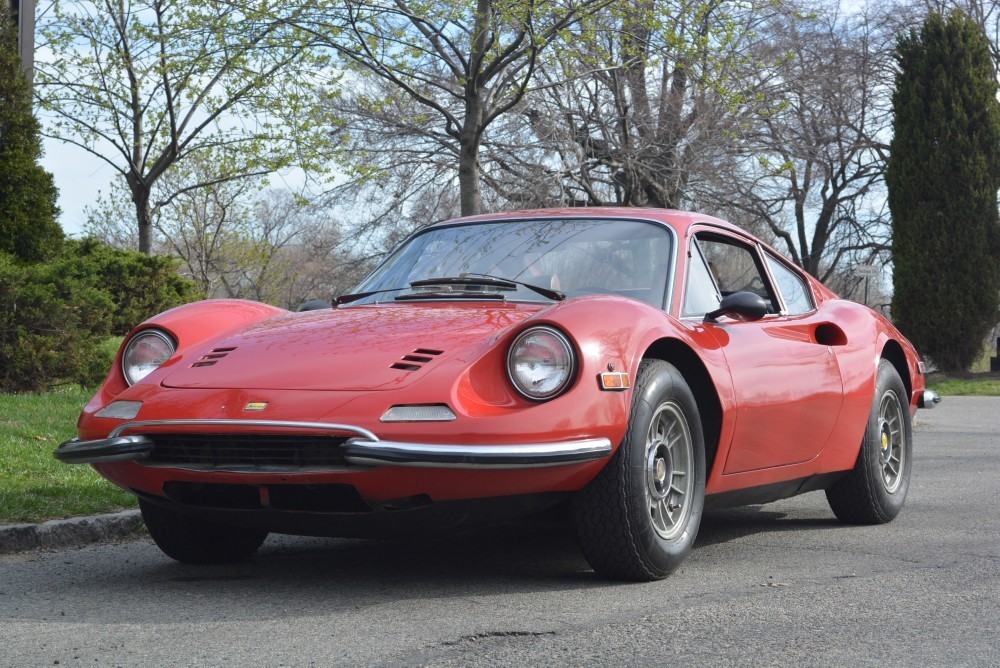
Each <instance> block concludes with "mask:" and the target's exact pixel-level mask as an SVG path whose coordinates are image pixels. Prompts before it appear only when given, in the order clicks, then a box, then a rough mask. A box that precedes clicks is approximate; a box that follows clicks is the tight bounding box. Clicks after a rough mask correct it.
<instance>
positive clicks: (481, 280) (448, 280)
mask: <svg viewBox="0 0 1000 668" xmlns="http://www.w3.org/2000/svg"><path fill="white" fill-rule="evenodd" d="M519 285H520V286H522V287H525V288H527V289H529V290H531V291H532V292H535V293H537V294H540V295H541V296H543V297H546V298H548V299H551V300H553V301H557V302H558V301H562V300H564V299H566V295H565V294H564V293H562V292H559V291H558V290H550V289H549V288H543V287H540V286H537V285H532V284H530V283H523V282H521V281H515V280H512V279H509V278H501V277H499V276H491V275H490V274H472V273H468V274H459V275H458V276H445V277H443V278H422V279H420V280H417V281H413V282H411V283H410V285H409V286H407V287H405V288H385V289H383V290H371V291H368V292H356V293H354V294H348V295H340V296H339V297H337V298H336V299H335V300H334V301H333V304H334V306H340V305H341V304H350V303H351V302H355V301H358V300H360V299H364V298H365V297H371V296H372V295H378V294H382V293H385V292H399V291H401V290H409V289H412V288H429V287H435V286H440V287H442V288H444V289H442V290H421V291H418V292H414V293H413V294H406V295H397V296H396V298H395V299H396V301H406V300H409V299H436V298H440V297H467V296H469V295H475V296H476V297H482V298H485V299H505V297H504V295H502V294H500V293H499V292H483V291H480V290H460V289H459V290H453V289H452V287H453V286H454V287H460V286H465V287H470V288H472V287H484V288H493V289H495V290H502V291H508V292H509V291H511V290H517V286H519Z"/></svg>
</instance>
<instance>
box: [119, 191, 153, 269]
mask: <svg viewBox="0 0 1000 668" xmlns="http://www.w3.org/2000/svg"><path fill="white" fill-rule="evenodd" d="M125 180H126V181H127V182H128V187H129V190H130V191H131V192H132V202H133V203H134V204H135V220H136V224H137V225H138V226H139V252H140V253H145V254H146V255H152V254H153V216H152V214H151V213H150V211H149V196H150V194H151V193H150V188H149V186H147V185H146V184H145V183H144V182H143V181H142V180H141V179H138V178H135V177H134V176H132V175H131V174H130V175H129V176H128V177H127V178H126V179H125Z"/></svg>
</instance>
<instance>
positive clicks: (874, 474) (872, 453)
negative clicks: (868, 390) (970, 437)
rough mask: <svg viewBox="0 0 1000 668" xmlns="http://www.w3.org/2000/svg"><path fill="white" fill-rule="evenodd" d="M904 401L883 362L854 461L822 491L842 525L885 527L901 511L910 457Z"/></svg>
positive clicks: (910, 429)
mask: <svg viewBox="0 0 1000 668" xmlns="http://www.w3.org/2000/svg"><path fill="white" fill-rule="evenodd" d="M907 396H908V395H907V393H906V387H905V386H904V385H903V381H902V380H901V379H900V377H899V373H897V372H896V368H895V367H893V366H892V364H890V363H889V362H887V361H886V360H882V361H881V362H880V363H879V369H878V378H877V380H876V382H875V399H874V401H873V402H872V410H871V415H870V416H869V418H868V427H867V429H866V430H865V436H864V439H863V440H862V441H861V450H860V452H859V453H858V461H857V463H856V464H855V465H854V469H853V470H852V471H851V472H850V473H848V474H847V476H846V477H844V478H842V479H840V480H838V481H837V482H836V483H835V484H834V485H833V486H832V487H830V488H829V489H828V490H826V498H827V501H829V503H830V508H831V509H832V510H833V514H834V515H836V516H837V519H839V520H840V521H841V522H846V523H848V524H884V523H886V522H889V521H891V520H892V519H893V518H895V517H896V515H898V514H899V511H901V510H902V509H903V502H904V501H905V500H906V492H907V490H908V489H909V487H910V460H911V457H912V452H913V427H912V425H911V420H910V411H909V402H908V401H907Z"/></svg>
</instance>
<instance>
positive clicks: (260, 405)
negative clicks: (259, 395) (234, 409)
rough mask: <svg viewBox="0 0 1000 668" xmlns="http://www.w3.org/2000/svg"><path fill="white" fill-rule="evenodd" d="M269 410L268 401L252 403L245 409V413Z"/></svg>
mask: <svg viewBox="0 0 1000 668" xmlns="http://www.w3.org/2000/svg"><path fill="white" fill-rule="evenodd" d="M265 408H267V402H266V401H251V402H250V403H248V404H247V405H246V406H244V407H243V410H245V411H258V412H259V411H262V410H264V409H265Z"/></svg>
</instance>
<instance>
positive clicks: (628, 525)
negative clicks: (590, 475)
mask: <svg viewBox="0 0 1000 668" xmlns="http://www.w3.org/2000/svg"><path fill="white" fill-rule="evenodd" d="M634 392H635V393H634V396H633V398H632V410H631V415H630V417H629V425H628V431H627V432H626V434H625V439H624V440H623V441H622V443H621V445H620V446H619V448H618V451H617V452H615V454H614V456H613V457H612V458H611V460H610V461H609V462H608V464H607V466H605V467H604V469H603V470H601V472H600V473H599V474H598V475H597V477H596V478H594V480H593V481H592V482H591V483H590V484H589V485H588V486H587V487H585V488H584V489H582V490H581V491H580V492H579V493H577V495H576V496H575V497H574V500H573V501H574V502H573V520H574V524H575V526H576V533H577V537H578V539H579V542H580V547H581V549H582V550H583V554H584V556H585V557H586V559H587V561H588V562H589V563H590V565H591V566H592V567H593V569H594V571H595V572H596V573H598V574H599V575H602V576H605V577H610V578H616V579H622V580H641V581H648V580H659V579H661V578H664V577H666V576H667V575H669V574H670V573H672V572H673V571H674V570H676V569H677V567H678V566H680V564H681V562H682V561H683V560H684V558H685V557H686V556H687V554H688V553H689V552H690V551H691V547H692V546H693V545H694V540H695V537H696V536H697V535H698V527H699V526H700V524H701V514H702V510H703V509H704V505H705V442H704V437H703V435H702V429H701V420H700V417H699V414H698V405H697V403H696V402H695V399H694V395H693V394H692V393H691V389H690V388H689V387H688V385H687V382H685V380H684V377H683V376H681V374H680V372H679V371H678V370H677V369H676V368H674V367H673V366H672V365H671V364H668V363H666V362H663V361H661V360H643V362H642V363H641V364H640V366H639V373H638V377H637V379H636V384H635V391H634ZM654 421H655V422H656V425H658V426H657V427H655V428H654ZM663 429H666V433H665V434H664V433H662V431H661V430H663ZM657 434H659V435H657ZM670 435H673V436H676V437H679V438H678V439H677V440H675V441H674V442H673V444H672V445H669V446H668V445H666V444H664V442H663V441H664V440H666V441H668V442H670V440H671V439H670V438H668V436H670ZM660 436H664V438H660ZM660 463H662V464H663V467H662V468H661V466H660ZM675 504H676V505H675Z"/></svg>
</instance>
